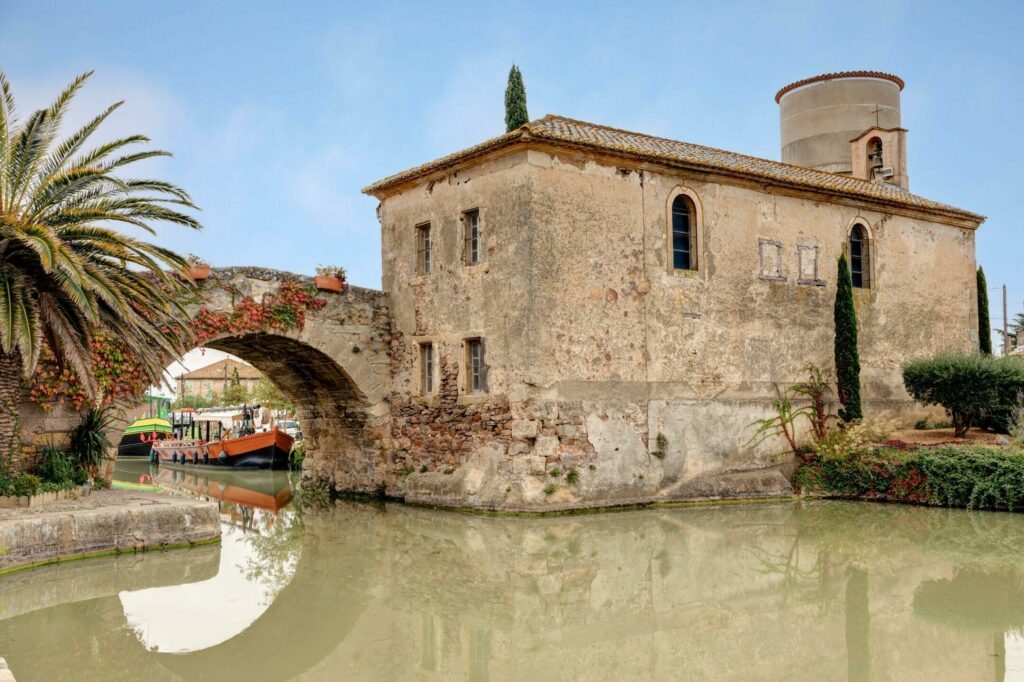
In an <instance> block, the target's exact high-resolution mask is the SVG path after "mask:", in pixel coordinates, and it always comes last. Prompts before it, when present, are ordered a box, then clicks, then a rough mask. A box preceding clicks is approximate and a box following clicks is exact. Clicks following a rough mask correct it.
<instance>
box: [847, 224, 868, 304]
mask: <svg viewBox="0 0 1024 682" xmlns="http://www.w3.org/2000/svg"><path fill="white" fill-rule="evenodd" d="M855 242H856V243H857V245H858V248H857V249H856V251H855V249H854V243H855ZM873 242H874V240H873V239H872V238H871V229H870V228H869V227H868V226H867V223H866V222H865V221H863V220H860V219H858V220H855V221H853V223H852V224H851V225H850V228H849V230H848V231H847V234H846V247H845V252H846V256H847V259H848V260H849V265H850V282H851V284H853V288H854V289H872V288H873V285H874V277H872V273H871V267H872V261H873V258H872V253H871V251H872V246H873Z"/></svg>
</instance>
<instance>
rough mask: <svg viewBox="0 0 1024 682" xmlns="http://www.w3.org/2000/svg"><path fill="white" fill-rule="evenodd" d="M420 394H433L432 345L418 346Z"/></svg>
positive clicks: (422, 344) (423, 344)
mask: <svg viewBox="0 0 1024 682" xmlns="http://www.w3.org/2000/svg"><path fill="white" fill-rule="evenodd" d="M420 392H421V393H423V394H430V393H433V392H434V344H432V343H421V344H420Z"/></svg>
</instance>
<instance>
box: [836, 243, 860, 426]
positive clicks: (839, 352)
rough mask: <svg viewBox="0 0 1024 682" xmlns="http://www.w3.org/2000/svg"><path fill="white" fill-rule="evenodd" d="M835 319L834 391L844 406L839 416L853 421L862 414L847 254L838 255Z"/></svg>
mask: <svg viewBox="0 0 1024 682" xmlns="http://www.w3.org/2000/svg"><path fill="white" fill-rule="evenodd" d="M834 316H835V323H836V340H835V356H836V392H837V393H838V394H839V402H840V403H842V405H843V409H841V410H839V417H840V419H842V420H843V421H845V422H852V421H855V420H857V419H860V418H862V417H863V416H864V414H863V412H862V411H861V406H860V355H859V353H858V351H857V311H856V310H855V309H854V307H853V280H852V278H851V277H850V266H849V265H848V264H847V262H846V256H845V255H841V256H839V276H838V280H837V286H836V303H835V309H834Z"/></svg>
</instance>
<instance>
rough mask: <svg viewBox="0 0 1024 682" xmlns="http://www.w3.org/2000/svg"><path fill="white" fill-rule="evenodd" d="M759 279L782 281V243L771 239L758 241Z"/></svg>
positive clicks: (783, 278)
mask: <svg viewBox="0 0 1024 682" xmlns="http://www.w3.org/2000/svg"><path fill="white" fill-rule="evenodd" d="M758 251H759V253H758V255H759V259H760V265H761V267H760V274H759V275H758V276H759V277H760V278H761V279H771V280H777V281H784V280H785V279H786V278H785V277H784V276H783V274H782V242H777V241H775V240H772V239H759V240H758Z"/></svg>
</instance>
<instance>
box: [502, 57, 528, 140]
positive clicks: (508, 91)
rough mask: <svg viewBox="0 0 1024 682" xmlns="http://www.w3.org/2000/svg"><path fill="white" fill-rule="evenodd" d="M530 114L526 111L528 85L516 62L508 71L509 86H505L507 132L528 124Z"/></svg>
mask: <svg viewBox="0 0 1024 682" xmlns="http://www.w3.org/2000/svg"><path fill="white" fill-rule="evenodd" d="M529 120H530V115H529V114H528V113H526V86H525V85H523V74H522V73H521V72H520V71H519V67H518V66H516V65H515V64H513V65H512V68H511V69H510V70H509V72H508V87H506V88H505V132H512V131H513V130H515V129H516V128H518V127H520V126H523V125H526V123H527V122H529Z"/></svg>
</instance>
